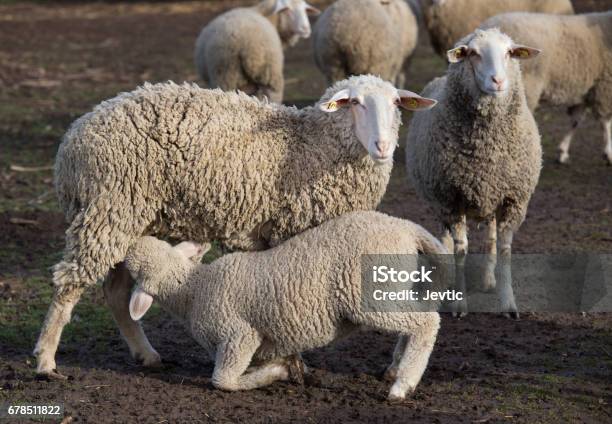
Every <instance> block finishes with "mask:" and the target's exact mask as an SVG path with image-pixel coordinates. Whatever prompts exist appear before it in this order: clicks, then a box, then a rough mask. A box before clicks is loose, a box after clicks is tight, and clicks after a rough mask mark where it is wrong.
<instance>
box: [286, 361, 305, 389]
mask: <svg viewBox="0 0 612 424" xmlns="http://www.w3.org/2000/svg"><path fill="white" fill-rule="evenodd" d="M287 370H289V380H291V381H292V382H294V383H296V384H299V385H300V386H303V385H304V374H305V373H306V366H305V365H304V361H302V358H301V357H300V356H299V355H294V356H291V357H290V358H287Z"/></svg>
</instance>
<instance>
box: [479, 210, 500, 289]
mask: <svg viewBox="0 0 612 424" xmlns="http://www.w3.org/2000/svg"><path fill="white" fill-rule="evenodd" d="M496 265H497V220H496V218H495V217H493V218H492V219H491V220H490V221H489V222H488V223H487V239H486V241H485V265H484V272H483V280H482V281H483V284H482V285H483V290H484V291H490V290H493V289H494V288H495V266H496Z"/></svg>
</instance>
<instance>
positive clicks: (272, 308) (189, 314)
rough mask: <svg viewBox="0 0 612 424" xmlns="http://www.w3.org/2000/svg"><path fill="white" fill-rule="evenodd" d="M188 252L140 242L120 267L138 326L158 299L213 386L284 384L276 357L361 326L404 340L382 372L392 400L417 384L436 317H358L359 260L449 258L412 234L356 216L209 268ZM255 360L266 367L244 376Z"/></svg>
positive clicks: (420, 310)
mask: <svg viewBox="0 0 612 424" xmlns="http://www.w3.org/2000/svg"><path fill="white" fill-rule="evenodd" d="M189 247H190V245H189V244H185V243H181V244H179V245H178V246H175V247H174V248H173V247H171V246H170V245H169V244H168V243H166V242H163V241H160V240H158V239H156V238H153V237H144V238H142V239H140V240H138V241H137V242H136V243H135V245H134V246H133V247H132V248H130V250H129V252H128V254H127V257H126V267H127V269H128V270H129V272H130V274H131V275H132V277H133V278H134V279H135V280H136V282H137V289H136V290H135V291H134V294H133V295H132V299H131V302H130V313H131V315H132V317H133V319H135V320H138V319H140V318H141V317H142V316H143V315H144V314H145V313H146V311H147V309H148V308H149V307H150V305H151V303H152V301H153V298H155V300H157V301H159V302H160V303H161V305H162V307H164V308H165V309H167V310H168V311H169V312H170V313H171V314H172V315H174V316H176V317H178V318H179V319H180V320H181V321H183V322H184V323H185V324H186V326H187V328H188V329H189V330H190V332H191V333H192V335H193V336H194V337H195V339H196V340H197V341H198V342H199V343H200V344H201V345H202V346H204V347H205V348H206V349H207V350H208V351H209V353H210V355H211V357H214V358H215V370H214V373H213V377H212V383H213V385H214V386H215V387H217V388H219V389H223V390H228V391H236V390H249V389H254V388H257V387H262V386H265V385H268V384H271V383H273V382H274V381H277V380H286V379H287V378H288V376H289V370H288V369H287V367H286V366H285V365H284V364H283V361H282V360H283V358H286V357H287V356H293V355H296V354H299V353H300V352H302V351H305V350H310V349H314V348H318V347H322V346H325V345H327V344H329V343H330V342H332V341H334V340H336V339H338V338H341V337H343V336H345V335H346V334H348V333H350V332H353V331H355V330H357V329H359V328H363V327H366V328H371V329H375V330H379V331H385V332H391V333H399V334H400V336H401V337H400V340H399V341H398V344H397V348H396V352H395V354H394V359H393V364H392V365H391V366H390V367H389V371H388V373H387V376H389V377H390V378H391V377H392V378H393V380H394V384H393V386H392V387H391V391H390V393H389V398H390V399H403V398H404V397H405V396H406V393H411V392H412V391H414V389H415V388H416V386H417V384H418V383H419V381H420V380H421V376H422V375H423V372H424V371H425V368H426V367H427V362H428V361H429V356H430V354H431V351H432V349H433V346H434V343H435V340H436V334H437V332H438V328H439V323H440V317H439V315H438V313H437V312H426V311H428V310H430V309H429V306H424V305H419V304H417V303H418V302H416V301H415V302H411V303H409V304H408V305H407V307H405V308H403V309H402V312H384V311H382V310H376V311H369V310H368V311H365V310H364V309H363V307H362V286H361V283H362V281H361V279H362V274H361V272H362V270H361V265H362V263H361V256H362V255H366V254H393V255H397V254H409V255H417V254H418V253H425V254H429V255H442V254H445V253H446V252H447V250H446V249H445V248H444V246H442V245H441V244H440V242H439V241H438V240H436V239H435V238H434V237H433V236H432V235H431V234H429V233H428V232H427V231H426V230H425V229H423V228H422V227H420V226H419V225H415V224H413V223H411V222H408V221H404V220H400V219H398V218H393V217H390V216H387V215H383V214H381V213H377V212H353V213H349V214H346V215H343V216H341V217H338V218H335V219H333V220H331V221H328V222H326V223H324V224H322V225H320V226H319V227H316V228H313V229H310V230H307V231H305V232H304V233H302V234H299V235H297V236H295V237H293V238H291V239H289V240H288V241H286V242H284V243H283V244H281V245H279V246H277V247H275V248H273V249H270V250H266V251H264V252H254V253H253V252H250V253H234V254H230V255H226V256H223V257H222V258H220V259H217V260H216V261H214V262H213V263H211V264H210V265H202V264H196V263H195V262H194V261H192V260H190V257H192V256H199V255H201V254H202V251H201V249H200V248H201V247H200V246H197V245H193V244H192V245H191V250H190V249H189ZM279 264H280V266H279ZM407 265H412V263H409V264H407ZM404 269H406V270H408V271H410V268H408V267H406V268H404ZM415 269H416V268H415ZM252 360H255V361H256V362H259V363H264V365H262V366H260V367H256V368H255V369H250V370H248V371H247V367H248V366H249V364H250V363H251V362H252ZM279 360H280V361H279Z"/></svg>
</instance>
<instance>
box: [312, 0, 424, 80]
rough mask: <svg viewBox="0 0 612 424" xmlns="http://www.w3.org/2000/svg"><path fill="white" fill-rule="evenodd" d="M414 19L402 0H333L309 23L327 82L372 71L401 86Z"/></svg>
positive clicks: (415, 34) (412, 40) (411, 44)
mask: <svg viewBox="0 0 612 424" xmlns="http://www.w3.org/2000/svg"><path fill="white" fill-rule="evenodd" d="M417 38H418V25H417V21H416V18H415V16H414V13H413V12H412V10H411V9H410V6H408V4H407V3H406V1H405V0H338V1H337V2H335V3H334V4H333V5H332V6H330V7H329V8H328V9H327V10H325V12H324V13H323V14H322V15H321V17H320V18H319V19H318V20H317V23H316V24H315V27H314V33H313V40H314V57H315V62H316V64H317V66H318V67H319V69H320V70H321V72H322V73H323V74H324V75H325V76H326V77H327V81H328V83H330V84H332V83H333V82H335V81H339V80H343V79H345V78H347V77H348V76H350V75H361V74H373V75H378V76H380V77H381V78H382V79H384V80H386V81H390V82H392V83H394V84H395V85H396V87H400V88H401V87H403V84H404V74H403V67H404V63H405V62H406V61H407V60H408V58H409V57H410V55H411V54H412V52H413V51H414V48H415V47H416V44H417Z"/></svg>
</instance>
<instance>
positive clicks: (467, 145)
mask: <svg viewBox="0 0 612 424" xmlns="http://www.w3.org/2000/svg"><path fill="white" fill-rule="evenodd" d="M470 37H471V36H470ZM464 42H465V43H467V42H469V37H468V38H467V39H464V40H462V43H464ZM510 66H511V68H510V69H509V72H508V79H509V80H510V81H511V85H510V87H509V93H508V94H507V95H506V96H505V97H504V98H495V97H493V96H490V95H484V94H482V93H481V92H480V90H479V89H478V88H477V85H476V82H475V80H474V73H473V70H472V69H471V67H470V65H469V61H464V62H461V63H456V64H451V65H450V66H449V69H448V73H447V75H446V76H445V77H442V78H436V79H435V80H433V81H432V82H430V83H429V84H428V85H427V87H426V88H425V90H424V91H423V95H424V96H426V97H430V98H433V99H436V100H438V102H439V103H438V105H437V106H436V107H435V108H434V109H432V110H430V111H427V112H424V113H421V114H415V115H414V117H413V118H412V121H411V123H410V131H409V132H408V138H407V145H406V166H407V169H408V173H409V176H410V177H411V179H412V181H413V183H414V186H415V187H416V188H417V191H418V192H419V193H420V194H421V196H422V197H423V198H425V199H426V200H427V201H428V202H429V203H430V205H431V206H432V207H433V209H434V211H435V212H436V213H437V214H438V216H439V218H440V220H441V221H442V223H444V224H448V223H450V222H452V219H451V218H452V217H456V216H459V215H461V214H466V215H467V217H468V218H472V219H476V220H487V219H489V218H491V217H495V215H496V213H499V214H500V216H498V217H499V218H500V222H501V223H502V224H501V225H502V226H500V230H501V229H503V228H502V227H503V226H504V225H507V226H509V227H510V229H512V230H516V229H518V227H519V226H520V224H521V223H522V222H523V220H524V218H525V214H526V211H527V205H528V203H529V199H530V198H531V195H532V194H533V192H534V190H535V187H536V184H537V182H538V178H539V175H540V169H541V161H542V159H541V157H542V150H541V146H540V134H539V132H538V128H537V125H536V123H535V120H534V118H533V115H532V114H531V112H530V111H529V108H528V107H527V103H526V100H525V94H524V89H523V85H522V81H521V75H520V68H519V65H518V63H517V62H516V61H512V63H511V65H510Z"/></svg>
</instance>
